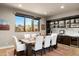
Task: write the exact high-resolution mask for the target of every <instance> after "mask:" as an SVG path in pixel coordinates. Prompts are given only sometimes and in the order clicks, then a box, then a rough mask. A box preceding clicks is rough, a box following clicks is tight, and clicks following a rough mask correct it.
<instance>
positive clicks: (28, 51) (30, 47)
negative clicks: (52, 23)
mask: <svg viewBox="0 0 79 59" xmlns="http://www.w3.org/2000/svg"><path fill="white" fill-rule="evenodd" d="M26 46H27V48H26V55H27V56H32V45H31V44H27V45H26Z"/></svg>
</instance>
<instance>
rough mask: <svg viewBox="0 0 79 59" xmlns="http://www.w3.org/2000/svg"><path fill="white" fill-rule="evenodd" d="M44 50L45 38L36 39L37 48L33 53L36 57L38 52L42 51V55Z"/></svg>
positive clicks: (35, 47)
mask: <svg viewBox="0 0 79 59" xmlns="http://www.w3.org/2000/svg"><path fill="white" fill-rule="evenodd" d="M42 49H43V36H38V37H36V41H35V46H34V47H33V53H34V54H35V55H36V53H37V51H41V55H42Z"/></svg>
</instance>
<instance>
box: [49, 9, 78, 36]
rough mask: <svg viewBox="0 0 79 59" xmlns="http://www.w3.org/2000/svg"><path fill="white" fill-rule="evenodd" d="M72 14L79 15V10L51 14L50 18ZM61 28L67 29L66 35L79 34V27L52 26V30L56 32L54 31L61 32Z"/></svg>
mask: <svg viewBox="0 0 79 59" xmlns="http://www.w3.org/2000/svg"><path fill="white" fill-rule="evenodd" d="M72 15H79V10H76V11H70V12H66V13H62V14H58V15H55V16H51V17H50V18H49V19H48V20H53V19H57V18H62V17H67V16H72ZM60 30H65V34H66V35H76V34H79V28H52V32H54V33H59V31H60Z"/></svg>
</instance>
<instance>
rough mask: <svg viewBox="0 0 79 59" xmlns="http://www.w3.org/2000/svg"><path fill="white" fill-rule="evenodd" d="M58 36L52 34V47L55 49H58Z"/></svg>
mask: <svg viewBox="0 0 79 59" xmlns="http://www.w3.org/2000/svg"><path fill="white" fill-rule="evenodd" d="M57 36H58V34H56V33H55V34H53V33H52V35H51V37H52V38H51V47H55V48H56V47H57V45H56V44H57Z"/></svg>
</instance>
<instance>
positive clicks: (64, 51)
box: [0, 44, 79, 56]
mask: <svg viewBox="0 0 79 59" xmlns="http://www.w3.org/2000/svg"><path fill="white" fill-rule="evenodd" d="M13 55H14V48H13V47H12V48H5V49H0V56H13ZM43 56H79V48H77V47H71V46H67V45H63V44H58V48H57V49H54V50H53V51H50V52H46V54H43Z"/></svg>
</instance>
